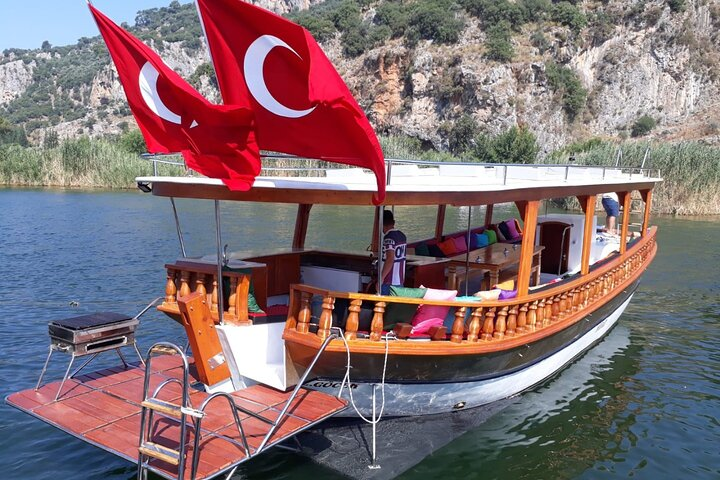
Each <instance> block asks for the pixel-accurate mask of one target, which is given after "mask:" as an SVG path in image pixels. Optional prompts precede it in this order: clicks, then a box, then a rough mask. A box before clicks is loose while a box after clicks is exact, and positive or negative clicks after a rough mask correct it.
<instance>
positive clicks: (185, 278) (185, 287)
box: [180, 270, 190, 297]
mask: <svg viewBox="0 0 720 480" xmlns="http://www.w3.org/2000/svg"><path fill="white" fill-rule="evenodd" d="M189 280H190V272H188V271H185V270H183V271H181V272H180V296H181V297H184V296H187V295H190V285H189Z"/></svg>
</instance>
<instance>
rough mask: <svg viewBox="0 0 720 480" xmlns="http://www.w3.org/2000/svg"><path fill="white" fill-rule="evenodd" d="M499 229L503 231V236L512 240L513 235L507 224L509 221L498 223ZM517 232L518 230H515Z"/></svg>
mask: <svg viewBox="0 0 720 480" xmlns="http://www.w3.org/2000/svg"><path fill="white" fill-rule="evenodd" d="M497 227H498V229H499V230H500V233H502V236H503V237H505V239H506V240H511V239H512V238H513V237H512V236H511V235H510V229H509V228H508V226H507V222H500V223H498V225H497ZM515 233H517V232H515Z"/></svg>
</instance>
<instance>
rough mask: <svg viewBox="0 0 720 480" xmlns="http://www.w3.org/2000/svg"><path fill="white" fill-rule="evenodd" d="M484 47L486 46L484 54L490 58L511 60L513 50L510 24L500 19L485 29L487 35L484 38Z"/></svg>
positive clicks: (499, 60)
mask: <svg viewBox="0 0 720 480" xmlns="http://www.w3.org/2000/svg"><path fill="white" fill-rule="evenodd" d="M485 47H486V48H487V52H486V53H485V56H486V57H487V58H489V59H490V60H496V61H498V62H509V61H510V60H512V58H513V55H514V54H515V50H514V49H513V44H512V34H511V32H510V24H509V23H508V22H506V21H502V22H500V23H498V24H497V25H493V26H492V27H490V28H489V29H488V31H487V37H486V38H485Z"/></svg>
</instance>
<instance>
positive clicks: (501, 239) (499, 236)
mask: <svg viewBox="0 0 720 480" xmlns="http://www.w3.org/2000/svg"><path fill="white" fill-rule="evenodd" d="M490 228H492V229H493V232H495V235H497V241H498V242H504V241H505V240H506V239H505V235H503V233H502V230H500V228H498V226H497V225H491V226H490Z"/></svg>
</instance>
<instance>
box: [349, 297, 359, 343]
mask: <svg viewBox="0 0 720 480" xmlns="http://www.w3.org/2000/svg"><path fill="white" fill-rule="evenodd" d="M361 309H362V300H353V301H352V302H350V307H348V311H349V312H350V313H348V318H347V321H346V322H345V338H347V339H348V340H355V339H356V338H357V330H358V324H359V323H360V310H361Z"/></svg>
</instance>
